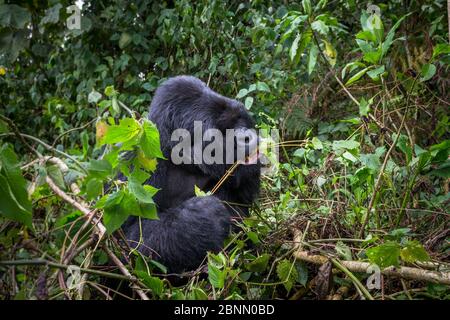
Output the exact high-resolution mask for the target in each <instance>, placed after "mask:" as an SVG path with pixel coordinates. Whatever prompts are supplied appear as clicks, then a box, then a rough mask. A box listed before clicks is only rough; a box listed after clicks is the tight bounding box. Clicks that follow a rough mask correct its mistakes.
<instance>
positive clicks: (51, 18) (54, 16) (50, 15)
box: [41, 3, 63, 24]
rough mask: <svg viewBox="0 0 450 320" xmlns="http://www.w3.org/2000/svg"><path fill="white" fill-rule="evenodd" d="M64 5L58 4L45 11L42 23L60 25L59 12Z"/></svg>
mask: <svg viewBox="0 0 450 320" xmlns="http://www.w3.org/2000/svg"><path fill="white" fill-rule="evenodd" d="M62 7H63V6H62V4H60V3H57V4H56V5H54V6H53V7H50V8H49V9H47V10H45V16H44V18H42V20H41V23H42V24H46V23H58V21H59V11H60V10H61V8H62Z"/></svg>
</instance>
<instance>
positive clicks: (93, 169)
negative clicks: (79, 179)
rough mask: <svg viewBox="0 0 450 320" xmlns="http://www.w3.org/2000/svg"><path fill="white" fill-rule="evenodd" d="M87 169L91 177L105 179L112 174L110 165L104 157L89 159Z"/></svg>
mask: <svg viewBox="0 0 450 320" xmlns="http://www.w3.org/2000/svg"><path fill="white" fill-rule="evenodd" d="M88 171H89V173H90V175H91V176H93V177H96V178H99V179H105V178H107V177H108V176H110V175H111V174H112V166H111V164H110V163H109V162H108V161H107V160H105V159H102V160H95V159H92V160H91V161H89V166H88Z"/></svg>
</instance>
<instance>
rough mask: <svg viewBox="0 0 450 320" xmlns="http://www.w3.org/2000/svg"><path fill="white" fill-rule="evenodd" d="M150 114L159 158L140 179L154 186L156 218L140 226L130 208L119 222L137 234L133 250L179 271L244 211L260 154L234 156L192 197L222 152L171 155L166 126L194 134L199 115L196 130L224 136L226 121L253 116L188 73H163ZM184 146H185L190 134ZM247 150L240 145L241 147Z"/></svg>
mask: <svg viewBox="0 0 450 320" xmlns="http://www.w3.org/2000/svg"><path fill="white" fill-rule="evenodd" d="M149 119H150V120H151V121H152V122H153V123H154V124H155V125H156V126H157V128H158V130H159V133H160V143H161V150H162V152H163V155H164V157H165V158H166V159H165V160H159V161H158V165H157V168H156V170H155V172H154V173H153V174H152V176H151V177H150V178H149V180H148V181H146V184H150V185H152V186H154V187H156V188H159V189H160V190H159V191H158V192H157V193H156V195H155V196H154V201H155V203H156V206H157V212H158V217H159V219H157V220H149V219H142V220H141V226H140V225H139V220H138V218H137V217H134V216H130V218H129V219H128V220H127V221H126V223H125V224H124V225H123V226H122V230H123V231H124V234H125V236H126V238H127V239H128V241H129V244H130V246H131V247H132V248H134V247H136V246H137V244H138V243H139V241H140V239H141V241H142V242H141V244H140V245H139V246H138V250H139V251H140V252H141V253H142V254H144V255H145V256H149V257H151V258H152V259H154V260H157V261H159V262H161V263H162V264H164V265H165V266H166V267H167V268H168V270H169V271H170V272H175V273H181V272H183V271H189V270H193V269H196V268H197V267H199V265H200V264H201V263H202V261H203V259H204V258H205V256H206V253H207V251H211V252H218V251H220V250H221V248H222V246H223V242H224V240H225V238H226V237H227V236H228V234H229V232H230V230H231V228H232V227H233V223H232V221H233V219H239V218H240V217H241V218H242V217H243V216H246V215H247V214H248V210H249V206H250V205H251V204H252V203H253V202H254V201H255V199H256V197H257V195H258V193H259V186H260V169H261V166H260V162H259V160H256V161H252V162H249V161H241V162H240V164H239V165H238V166H237V167H236V166H235V169H234V171H233V172H232V174H231V175H229V176H228V178H227V179H226V180H225V181H224V182H223V183H222V184H221V185H220V187H219V188H218V189H217V191H215V192H214V194H213V195H208V196H199V197H197V196H195V191H194V189H195V186H197V187H199V188H200V189H201V190H202V191H205V192H208V191H211V190H212V189H213V188H214V186H216V184H217V183H218V182H219V181H220V180H221V178H222V177H223V176H224V175H225V174H226V172H227V170H228V169H229V168H230V167H231V164H229V163H227V162H226V161H225V159H224V161H222V162H221V163H220V162H219V163H212V164H205V163H195V161H194V163H192V162H191V163H179V164H177V163H174V161H172V150H173V148H174V147H175V146H176V145H177V144H178V143H179V141H172V140H173V139H172V133H173V132H174V130H176V129H184V130H185V132H189V134H190V135H191V136H194V134H195V132H194V131H195V128H194V121H201V124H202V130H203V131H202V132H205V131H206V130H207V129H216V130H219V131H220V132H221V133H222V134H223V136H224V137H225V135H226V131H227V129H235V130H244V131H245V130H248V129H253V128H254V122H253V120H252V119H251V117H250V115H249V113H248V112H247V110H246V109H245V108H244V106H243V104H242V103H240V102H238V101H236V100H233V99H230V98H227V97H224V96H222V95H220V94H218V93H216V92H214V91H213V90H211V89H210V88H208V86H207V85H206V84H205V83H204V82H202V81H201V80H199V79H197V78H195V77H192V76H177V77H174V78H170V79H168V80H167V81H165V82H164V83H163V84H162V85H161V86H160V87H159V88H158V89H157V90H156V92H155V96H154V98H153V100H152V103H151V105H150V111H149ZM235 142H236V140H233V143H235ZM224 145H226V144H225V143H224ZM191 146H192V148H191V151H192V150H194V149H195V147H194V142H193V141H191ZM201 146H202V148H204V147H206V146H207V143H206V142H202V145H201ZM232 151H236V145H234V150H232ZM192 152H193V151H192ZM226 152H230V151H229V150H226V149H224V157H226V156H227V155H226ZM248 152H249V149H248V148H246V155H248ZM233 153H235V152H233ZM192 155H193V156H194V157H195V155H194V154H192ZM232 156H233V158H232V159H233V160H234V161H237V160H238V159H236V155H232ZM246 159H247V160H248V159H249V158H248V157H247V158H246ZM141 236H142V237H141Z"/></svg>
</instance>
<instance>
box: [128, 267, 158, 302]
mask: <svg viewBox="0 0 450 320" xmlns="http://www.w3.org/2000/svg"><path fill="white" fill-rule="evenodd" d="M134 273H135V274H136V276H138V277H139V279H141V280H142V282H143V283H144V284H145V285H146V286H147V288H149V289H151V290H152V293H153V294H154V295H156V296H158V297H160V296H161V295H162V294H163V292H164V282H163V281H162V280H161V279H160V278H158V277H152V276H150V275H149V274H148V273H147V272H145V271H135V272H134Z"/></svg>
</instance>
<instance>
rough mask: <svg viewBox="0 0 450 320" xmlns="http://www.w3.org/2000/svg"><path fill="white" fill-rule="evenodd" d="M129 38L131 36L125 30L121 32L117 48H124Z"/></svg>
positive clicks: (128, 42) (129, 40)
mask: <svg viewBox="0 0 450 320" xmlns="http://www.w3.org/2000/svg"><path fill="white" fill-rule="evenodd" d="M131 40H132V38H131V36H130V35H129V34H128V33H127V32H124V33H122V34H121V35H120V39H119V48H120V49H123V48H125V47H126V46H128V45H129V44H130V42H131Z"/></svg>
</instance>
